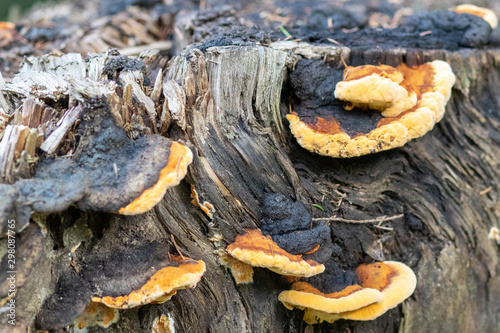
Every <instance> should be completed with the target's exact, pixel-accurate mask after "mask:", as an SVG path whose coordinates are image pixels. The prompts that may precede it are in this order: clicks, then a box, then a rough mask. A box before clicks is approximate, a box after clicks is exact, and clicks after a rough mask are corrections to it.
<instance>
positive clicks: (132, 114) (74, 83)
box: [0, 50, 182, 183]
mask: <svg viewBox="0 0 500 333" xmlns="http://www.w3.org/2000/svg"><path fill="white" fill-rule="evenodd" d="M120 57H121V56H120V54H119V53H117V52H116V51H109V52H106V53H103V54H91V55H89V57H88V58H87V59H85V60H84V59H82V57H81V55H80V54H64V55H62V54H49V55H45V56H42V57H28V58H26V59H25V60H24V62H23V64H22V65H21V68H20V71H19V73H18V74H16V75H15V76H14V77H13V78H12V80H11V81H10V83H8V84H5V82H4V80H3V78H1V77H0V91H1V92H3V93H0V140H1V141H0V178H1V179H2V182H6V183H13V182H15V181H16V180H17V179H19V178H29V177H31V175H32V171H34V167H35V165H36V162H37V161H38V158H39V155H40V156H43V155H52V156H66V157H71V156H72V155H71V154H72V152H73V151H74V149H75V145H76V143H75V135H74V133H73V132H72V131H74V130H75V128H76V126H75V125H77V124H78V121H79V119H80V118H81V116H82V114H83V113H84V110H85V105H87V104H88V101H89V100H91V99H95V98H97V99H101V98H104V99H105V100H106V102H107V104H108V106H109V108H110V110H111V113H112V114H113V116H114V118H115V120H116V123H117V124H118V126H120V127H122V128H123V129H124V130H125V132H126V133H127V135H128V136H129V137H131V138H136V137H138V136H141V135H144V134H151V133H157V132H158V130H161V131H162V133H165V132H166V130H167V129H168V126H169V124H170V119H171V116H170V112H169V110H168V103H167V102H166V101H165V100H166V99H167V98H166V96H165V94H166V92H165V87H164V85H163V75H164V74H163V73H164V70H163V67H164V66H165V65H166V59H165V58H163V57H161V56H160V53H159V51H157V50H148V51H145V52H142V53H141V54H140V55H139V57H138V59H139V60H141V61H143V62H144V64H145V70H144V71H143V70H142V69H134V68H130V69H129V68H126V69H125V68H122V67H120V66H122V65H120V64H121V61H123V62H124V63H127V62H128V61H130V62H131V63H134V61H136V60H133V59H129V58H126V57H125V58H120ZM113 58H114V59H115V60H116V59H118V61H117V62H116V64H117V65H116V66H115V65H113V64H112V65H108V64H109V60H110V59H113ZM112 73H114V76H113V77H114V78H115V80H112V79H111V77H109V76H111V75H112ZM145 74H147V75H150V78H152V79H154V80H155V81H153V83H154V86H146V87H145V86H144V80H145V78H144V75H145ZM150 78H148V80H149V79H150ZM173 89H175V88H173ZM178 90H179V89H177V90H176V91H178ZM180 90H181V91H182V89H180ZM4 94H5V96H4ZM167 94H168V93H167ZM181 103H182V100H181ZM171 104H172V106H174V105H175V103H174V102H172V103H171ZM180 107H181V106H177V107H176V108H175V109H176V110H177V109H179V108H180Z"/></svg>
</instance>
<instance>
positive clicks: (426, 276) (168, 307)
mask: <svg viewBox="0 0 500 333" xmlns="http://www.w3.org/2000/svg"><path fill="white" fill-rule="evenodd" d="M374 52H376V53H377V54H376V56H374ZM374 52H367V53H362V52H356V51H352V50H350V49H349V48H346V47H344V48H340V47H337V46H320V47H318V46H311V45H308V44H305V43H304V44H302V43H295V42H282V43H276V44H271V45H270V46H267V47H266V46H256V45H248V46H242V47H238V46H219V47H214V48H210V49H208V50H206V52H202V51H200V50H199V49H196V48H195V49H192V50H190V51H185V52H184V53H183V54H181V55H180V56H178V57H176V58H174V60H173V61H172V62H171V64H170V66H169V67H168V70H167V72H166V77H165V82H166V83H165V85H169V86H172V85H174V84H177V85H179V86H180V88H181V89H182V92H179V93H178V94H175V95H174V97H172V96H171V97H168V98H170V99H175V98H176V97H178V98H180V99H183V98H184V97H182V96H183V94H184V95H185V101H186V102H185V106H184V107H183V108H180V107H179V108H177V109H176V111H177V113H174V112H172V110H171V112H172V113H173V114H172V121H173V122H174V125H173V127H171V128H170V130H169V132H168V136H169V137H170V138H172V139H175V140H182V141H184V142H186V143H188V145H189V147H190V148H191V149H192V150H193V153H194V156H195V157H194V161H193V163H192V165H191V166H190V168H189V173H188V176H187V178H186V180H184V181H183V182H182V183H181V184H180V185H179V186H177V187H175V188H172V189H170V190H168V192H167V194H166V196H165V198H164V199H163V200H162V201H161V202H160V203H159V204H158V205H157V206H156V207H155V208H154V209H153V210H152V211H150V212H148V213H146V214H144V215H140V216H132V217H125V216H119V215H113V214H106V213H95V212H81V211H78V210H77V209H74V208H70V209H69V210H66V211H64V212H62V213H58V214H49V215H41V214H39V215H37V216H35V217H34V219H35V220H36V221H37V222H38V223H39V224H40V225H42V226H44V230H43V233H44V234H45V235H42V232H38V231H34V230H33V229H34V227H33V225H34V224H32V225H30V226H29V227H28V228H26V229H25V231H23V233H26V234H28V233H29V234H30V235H33V236H30V239H33V240H36V242H34V245H33V249H32V251H31V252H30V251H28V250H24V248H23V251H27V253H35V251H39V250H38V249H39V248H40V247H41V246H40V245H39V243H40V242H41V240H42V239H43V248H44V250H43V253H42V254H41V256H40V257H37V256H35V255H32V258H34V259H32V260H33V262H34V263H33V264H32V265H31V266H30V264H26V266H30V267H29V269H28V271H30V273H28V274H30V276H29V277H28V278H25V279H24V284H23V286H22V288H20V290H19V293H18V295H17V296H16V302H18V303H17V304H19V308H18V311H19V312H18V315H19V317H18V320H19V322H20V323H24V324H25V325H32V323H33V320H34V318H35V317H36V316H37V314H38V313H39V311H40V308H43V310H42V313H43V314H44V315H45V316H49V317H50V316H53V317H54V318H53V322H55V323H57V322H61V321H62V318H58V316H60V317H62V316H68V315H70V316H75V317H76V316H77V315H78V313H79V311H80V312H81V311H82V310H83V308H84V307H85V306H86V305H87V303H88V296H90V295H89V294H88V289H85V288H83V287H82V289H80V287H79V286H78V287H75V286H74V285H72V284H71V283H72V282H74V281H80V282H81V281H84V282H85V283H89V284H92V283H94V282H95V280H96V277H98V276H99V269H100V267H102V265H104V266H105V267H106V270H109V271H113V270H116V271H117V272H119V273H120V274H117V275H116V276H115V279H116V280H114V281H113V282H110V283H116V284H117V285H119V286H120V287H121V288H125V287H124V286H125V285H127V284H130V285H134V286H137V285H141V283H143V281H144V280H145V279H147V278H148V276H150V273H151V271H148V270H149V267H150V266H151V265H155V264H156V262H159V261H161V260H160V259H162V258H155V259H153V258H152V256H151V252H154V251H159V250H158V249H159V246H165V249H168V250H169V251H171V252H172V253H174V252H175V250H174V247H173V244H171V235H173V236H174V239H175V241H176V245H177V246H178V248H179V250H180V251H181V252H182V254H183V255H186V256H189V257H192V258H196V259H202V260H203V261H204V262H205V263H206V265H207V272H206V273H205V275H204V277H203V278H202V281H201V282H200V283H199V285H198V287H197V288H195V289H189V290H183V291H180V292H179V293H178V294H177V295H176V296H174V297H173V298H172V300H170V301H168V302H166V303H164V304H162V305H150V306H144V307H142V308H140V309H131V310H127V311H122V312H121V320H120V321H119V322H118V323H117V324H115V325H113V326H111V328H109V329H108V330H107V331H109V332H138V331H148V332H150V331H151V325H152V323H153V320H154V318H155V317H157V316H158V315H159V314H160V313H168V314H169V315H170V316H171V317H172V318H174V321H175V326H176V329H177V330H178V331H181V332H204V331H210V332H294V331H297V332H302V331H304V330H305V329H306V325H305V324H304V323H303V322H302V313H301V312H300V311H297V310H296V311H293V312H291V311H288V310H286V309H285V308H284V307H283V306H282V305H281V304H280V303H279V302H278V300H277V295H278V294H279V292H280V291H282V290H284V289H287V284H286V282H285V281H284V280H282V278H281V277H279V276H278V275H276V274H274V273H271V272H269V271H265V270H261V269H256V270H255V277H254V283H253V284H251V285H236V284H235V283H234V281H233V278H232V277H231V275H230V273H229V271H228V270H227V269H226V268H224V267H223V266H221V265H220V264H219V258H218V256H217V253H216V251H217V250H219V249H223V248H225V247H226V245H227V244H229V243H231V242H232V241H233V240H234V238H235V237H236V235H237V234H239V233H242V232H243V229H244V228H255V227H257V226H258V224H259V218H260V207H261V202H260V200H261V198H262V194H263V193H264V192H265V191H272V192H279V193H282V194H284V195H286V196H290V197H292V198H294V199H296V200H300V201H301V202H303V203H305V204H306V206H307V207H309V208H310V210H311V212H312V214H313V216H314V217H316V218H320V217H323V218H327V217H329V216H333V215H336V216H342V218H344V219H345V220H368V219H374V218H377V217H379V216H395V215H398V214H403V217H402V218H399V219H394V220H390V221H384V224H382V225H381V226H383V227H384V228H385V229H384V228H376V227H375V226H374V225H369V224H362V225H359V224H348V223H342V222H339V221H332V222H330V227H331V237H332V240H333V242H334V244H335V245H334V248H335V251H334V254H333V257H334V258H335V259H336V260H337V261H338V263H339V265H340V266H341V267H342V268H344V269H353V268H355V267H356V266H357V265H358V264H360V263H364V262H369V261H373V260H377V261H379V260H385V259H387V260H399V261H403V262H405V263H406V264H408V265H409V266H411V267H412V268H413V269H414V271H415V272H416V274H417V277H418V285H417V289H416V291H415V294H414V295H413V296H412V297H411V298H410V299H408V300H407V301H405V302H404V304H403V305H402V306H400V307H398V308H396V309H393V310H391V311H389V312H388V313H387V314H385V315H384V316H382V317H380V318H378V319H376V320H374V321H369V322H354V321H340V322H338V323H336V324H334V325H329V324H322V325H321V326H319V329H320V330H321V331H322V332H329V331H345V330H347V329H350V330H351V331H352V332H367V331H371V332H387V331H395V330H399V331H400V332H434V331H442V332H473V331H478V332H495V331H497V330H498V326H497V325H498V321H499V318H500V271H499V270H500V268H499V267H500V265H499V262H498V259H499V248H498V247H497V245H496V244H495V243H494V242H492V241H491V240H489V239H488V238H487V235H488V231H489V230H490V228H491V227H493V226H498V221H499V218H500V206H499V203H498V202H499V198H498V184H497V182H498V179H500V168H499V158H498V157H499V156H500V149H499V148H498V145H499V144H500V114H499V111H498V110H499V109H500V101H499V100H498V98H497V97H496V95H497V93H496V90H497V87H498V84H499V82H500V77H499V74H500V68H499V67H498V63H499V61H500V53H499V51H498V50H497V49H490V50H488V49H486V50H475V49H474V50H468V49H465V50H457V51H423V50H404V49H397V50H384V51H383V52H382V51H374ZM365 54H367V56H366V58H365V57H364V55H365ZM301 58H302V59H309V60H308V61H311V62H317V63H318V64H323V63H326V64H327V65H328V66H330V67H332V68H342V66H343V65H342V58H343V59H349V61H350V63H351V64H354V65H358V64H364V63H372V62H375V61H377V62H378V61H380V62H385V60H386V59H391V61H393V62H397V61H401V60H403V59H405V60H406V62H407V63H410V64H412V63H413V64H419V63H421V62H424V61H430V60H434V59H443V60H446V61H447V62H448V63H449V64H450V65H451V67H452V69H453V70H454V72H455V74H456V76H457V83H456V85H455V87H454V89H453V95H452V98H451V100H450V102H449V103H448V106H447V112H446V114H445V116H444V118H443V120H442V121H441V122H440V123H439V124H437V125H436V127H435V128H434V130H433V131H431V132H430V133H428V134H427V135H425V136H424V137H422V138H419V139H416V140H414V141H412V142H410V143H408V144H407V145H406V146H404V147H402V148H399V149H394V150H390V151H386V152H382V153H378V154H373V155H368V156H364V157H361V158H355V159H347V160H343V159H332V158H327V157H321V156H315V155H313V154H311V153H309V152H307V151H305V150H303V149H302V148H300V147H299V146H298V145H297V143H296V142H295V140H294V138H293V137H292V136H291V134H290V132H289V131H288V125H287V122H286V119H285V118H284V116H285V115H286V114H287V113H288V112H289V108H290V103H291V100H293V98H291V97H293V96H295V95H296V93H297V92H296V91H294V87H292V86H291V85H290V84H289V81H288V79H289V74H290V73H291V72H292V71H293V69H294V65H297V61H300V59H301ZM320 74H321V73H315V72H314V71H313V72H311V76H307V77H303V80H304V83H303V84H304V85H310V86H312V87H317V86H318V85H319V84H320V82H318V81H317V80H316V77H315V75H317V76H320ZM171 80H173V81H171ZM174 81H175V82H176V83H174ZM136 89H137V88H136ZM176 89H178V88H176ZM333 89H334V87H331V91H330V93H332V94H333ZM326 92H328V89H327V90H326ZM179 96H180V97H179ZM130 100H132V97H131V98H130ZM169 101H170V100H169ZM174 104H175V103H170V104H169V105H170V106H171V107H173V105H174ZM147 111H148V108H147V107H146V108H145V109H144V110H142V112H141V117H142V118H141V119H145V120H144V122H146V123H147V117H148V116H149V114H148V112H147ZM174 114H175V116H174ZM144 127H145V128H147V124H146V125H144V123H142V124H141V126H138V128H139V129H137V132H138V133H143V132H144V131H145V130H144V129H143V130H142V132H141V130H140V128H144ZM137 135H140V134H137ZM191 185H194V186H195V187H196V190H197V192H198V194H199V196H200V201H208V202H210V203H211V204H212V205H213V206H214V207H215V211H216V213H215V214H214V218H213V220H211V219H209V218H208V217H207V216H206V215H205V214H204V213H203V212H202V211H201V210H200V209H199V207H195V206H194V205H192V204H191V203H190V201H191V199H190V193H191V192H190V186H191ZM490 187H491V188H492V190H490V191H487V192H486V193H485V190H486V189H488V188H490ZM313 204H316V205H319V206H321V207H322V208H323V209H324V212H323V211H321V210H319V209H317V208H315V207H313ZM23 233H21V235H23ZM21 241H22V239H20V243H21ZM78 244H83V245H80V247H79V248H78V249H77V250H76V252H74V253H71V251H70V250H71V249H73V248H75V246H77V245H78ZM36 253H39V252H36ZM68 253H71V254H70V255H69V257H68ZM118 253H120V254H121V256H118V255H117V254H118ZM174 254H175V253H174ZM123 255H128V256H135V257H136V258H135V260H132V261H130V262H127V261H123V260H122V259H123V257H122V256H123ZM160 257H161V256H160ZM92 259H95V260H92ZM155 260H157V261H155ZM103 261H105V262H104V263H103ZM98 262H100V263H101V264H100V265H101V266H99V265H97V266H95V267H89V263H98ZM132 263H133V264H132ZM4 271H5V270H2V273H1V274H3V272H4ZM148 274H149V275H148ZM110 275H111V276H112V275H113V274H110ZM75 276H80V277H82V278H81V280H79V278H75ZM35 277H36V278H35ZM61 277H62V278H61ZM58 279H59V280H58ZM62 280H64V282H65V283H61V282H57V281H62ZM2 281H4V279H2ZM66 282H67V283H66ZM1 287H2V289H1V290H2V293H3V291H4V289H3V288H4V286H1ZM58 288H59V289H58ZM51 295H57V296H58V297H61V299H63V300H64V301H61V303H60V305H59V307H56V308H55V309H53V312H51V311H50V310H51V309H50V308H47V307H46V306H45V307H44V306H43V305H42V303H43V302H44V301H46V300H47V299H48V298H49V297H50V296H51ZM61 304H62V305H64V307H66V309H64V311H62V310H61V309H60V308H61ZM58 311H59V312H58ZM38 317H40V315H39V314H38ZM65 320H67V319H65ZM2 325H3V324H2ZM18 329H19V332H23V331H25V329H24V328H22V326H21V324H20V326H19V327H18ZM97 330H98V329H96V331H97Z"/></svg>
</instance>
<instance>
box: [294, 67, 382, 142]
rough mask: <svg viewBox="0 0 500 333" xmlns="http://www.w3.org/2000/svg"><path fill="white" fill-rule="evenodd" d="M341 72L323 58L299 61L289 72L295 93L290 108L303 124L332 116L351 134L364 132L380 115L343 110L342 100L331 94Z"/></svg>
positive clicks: (370, 129) (376, 122) (375, 124)
mask: <svg viewBox="0 0 500 333" xmlns="http://www.w3.org/2000/svg"><path fill="white" fill-rule="evenodd" d="M318 75H319V76H320V77H318ZM342 75H343V69H334V68H331V67H330V66H328V65H327V64H325V63H324V62H323V61H322V60H318V59H302V60H299V61H298V62H297V64H296V65H295V70H294V71H293V72H292V73H291V74H290V84H291V87H292V89H293V93H294V95H295V96H296V99H295V101H294V104H292V107H293V111H295V112H296V113H297V114H298V115H299V117H300V120H302V121H303V122H305V123H306V124H311V125H315V124H316V123H317V119H318V117H321V118H323V119H325V120H330V121H333V119H335V120H336V121H338V122H339V123H340V127H341V128H342V129H343V130H344V131H345V132H346V133H347V135H349V136H351V137H355V136H356V135H358V134H367V133H369V132H370V131H372V130H374V129H375V128H376V127H377V124H378V123H379V121H380V120H381V119H382V118H383V117H382V115H381V114H380V112H379V111H373V112H372V111H370V110H361V109H359V108H353V109H352V110H350V111H346V110H345V109H344V104H345V102H343V101H340V100H338V99H336V98H335V94H334V92H335V86H336V85H337V83H338V82H340V81H342Z"/></svg>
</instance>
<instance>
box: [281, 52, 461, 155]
mask: <svg viewBox="0 0 500 333" xmlns="http://www.w3.org/2000/svg"><path fill="white" fill-rule="evenodd" d="M343 78H344V80H342V81H340V82H338V83H337V90H336V91H335V95H336V96H337V97H339V98H342V99H345V100H350V102H351V105H350V106H348V109H351V111H346V110H345V109H342V110H337V111H336V113H330V114H328V113H327V112H323V113H321V114H304V115H303V114H299V113H298V112H292V113H291V114H288V115H287V116H286V117H287V119H288V121H289V122H290V129H291V132H292V134H293V135H294V136H295V138H296V139H297V142H298V143H299V144H300V145H301V146H302V147H303V148H305V149H307V150H309V151H311V152H314V153H317V154H320V155H324V156H331V157H355V156H361V155H366V154H371V153H375V152H379V151H383V150H388V149H392V148H396V147H401V146H403V145H404V144H405V143H406V142H408V141H410V140H412V139H415V138H418V137H421V136H423V135H424V134H425V133H427V132H428V131H430V130H431V129H432V128H433V127H434V125H435V124H436V123H437V122H439V121H440V120H441V118H442V117H443V114H444V112H445V105H446V103H447V102H448V100H449V98H450V95H451V88H452V87H453V85H454V84H455V75H454V74H453V71H452V70H451V67H450V66H449V65H448V63H446V62H444V61H441V60H435V61H432V62H429V63H425V64H422V65H420V66H418V67H415V68H412V67H409V66H407V65H405V64H401V65H400V66H398V67H397V68H394V67H390V66H386V65H381V66H368V65H367V66H359V67H347V68H346V70H345V72H344V76H343ZM363 92H364V93H365V96H364V97H359V96H358V95H362V94H363ZM414 96H416V101H415V100H414V99H415V97H414ZM356 106H357V107H356ZM359 107H363V108H371V109H373V108H375V109H377V112H379V111H381V112H382V116H384V115H388V117H380V116H375V117H373V116H370V115H365V114H366V113H370V112H369V111H367V110H360V108H359ZM349 113H350V114H349ZM357 117H359V119H354V118H357ZM346 119H348V120H346Z"/></svg>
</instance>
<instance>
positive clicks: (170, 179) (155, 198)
mask: <svg viewBox="0 0 500 333" xmlns="http://www.w3.org/2000/svg"><path fill="white" fill-rule="evenodd" d="M192 161H193V153H192V152H191V150H190V149H189V148H188V147H186V146H184V145H182V144H180V143H178V142H172V145H171V146H170V155H169V157H168V163H167V166H166V167H165V168H163V169H162V170H161V172H160V176H159V178H158V181H157V183H156V184H155V185H153V186H152V187H150V188H148V189H146V190H144V192H142V194H141V195H140V196H139V197H138V198H136V199H135V200H134V201H132V202H131V203H129V204H128V205H127V206H125V207H123V208H120V210H119V211H118V213H119V214H122V215H136V214H142V213H145V212H147V211H149V210H150V209H151V208H153V207H154V206H155V205H156V204H158V202H160V200H161V199H163V197H164V196H165V193H166V191H167V189H169V188H171V187H174V186H177V185H179V183H180V182H181V180H182V179H183V178H184V177H185V176H186V173H187V168H188V166H189V164H191V162H192Z"/></svg>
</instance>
